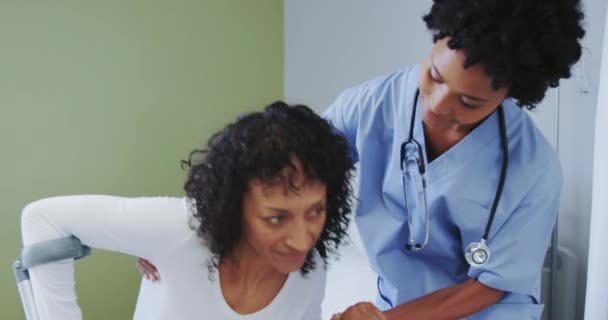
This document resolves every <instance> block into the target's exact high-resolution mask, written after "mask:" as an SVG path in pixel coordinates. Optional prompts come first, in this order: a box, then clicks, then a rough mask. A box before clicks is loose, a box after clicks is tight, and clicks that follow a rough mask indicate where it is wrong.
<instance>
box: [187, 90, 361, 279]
mask: <svg viewBox="0 0 608 320" xmlns="http://www.w3.org/2000/svg"><path fill="white" fill-rule="evenodd" d="M294 158H295V159H297V160H298V161H299V162H300V168H301V170H302V171H303V174H304V175H305V177H306V178H307V179H312V180H316V181H320V182H322V183H324V184H325V185H326V187H327V202H326V212H327V218H326V222H325V226H324V228H323V231H322V232H321V235H320V238H319V240H318V241H317V243H316V245H315V247H314V249H313V250H311V251H312V252H310V253H309V255H308V257H307V260H306V262H305V263H304V265H303V266H302V268H301V272H302V274H306V273H307V272H308V271H310V270H314V268H315V267H316V266H315V263H314V260H313V259H312V258H313V255H314V251H317V252H318V254H319V255H320V257H321V258H322V260H323V262H324V264H327V258H328V255H329V254H331V253H335V251H336V249H337V248H338V246H339V245H340V243H342V242H343V241H345V240H346V229H347V227H348V222H349V219H350V214H351V195H352V189H351V185H350V179H351V178H352V175H353V169H354V164H353V160H352V159H351V157H350V149H349V146H348V143H347V141H346V140H345V139H344V138H343V136H342V135H341V134H340V133H339V132H338V131H337V130H335V129H334V128H333V127H332V126H331V125H330V124H329V123H328V122H327V121H325V120H324V119H322V118H321V117H320V116H319V115H317V114H315V113H314V112H313V111H312V110H311V109H309V108H308V107H306V106H303V105H295V106H288V105H287V104H285V103H283V102H280V101H279V102H275V103H273V104H270V105H269V106H267V107H266V108H265V109H264V111H263V112H254V113H250V114H248V115H245V116H242V117H240V118H239V119H238V120H236V121H235V122H233V123H231V124H229V125H227V126H226V127H224V129H223V130H222V131H220V132H218V133H216V134H215V135H214V136H212V137H211V139H210V140H209V142H208V143H207V148H206V150H195V151H193V152H192V153H191V154H190V157H189V159H188V160H184V161H182V167H184V168H185V167H188V168H189V172H188V178H187V181H186V183H185V185H184V189H185V191H186V194H187V197H188V198H189V199H190V200H192V201H193V203H194V204H195V205H194V207H195V208H196V212H194V213H193V215H194V217H193V221H192V222H193V223H192V227H193V228H195V230H196V231H197V233H198V235H199V236H200V237H201V238H203V239H204V241H205V243H206V244H207V245H208V246H209V248H210V250H211V252H212V253H213V255H214V257H213V259H212V261H211V264H210V265H209V267H210V270H212V269H213V268H214V267H217V266H218V263H219V260H220V259H221V258H224V257H227V256H229V255H230V254H231V253H232V252H233V250H234V249H235V246H236V245H237V243H238V242H239V240H240V237H241V233H242V225H241V223H242V205H243V197H244V195H245V193H246V192H247V190H248V187H249V183H250V182H251V181H252V180H253V179H259V180H260V181H262V182H263V183H265V184H272V183H275V182H276V179H281V178H283V179H285V180H287V181H284V182H286V183H287V184H286V185H288V186H289V187H290V188H292V189H293V188H296V186H295V185H294V181H293V178H294V175H293V174H292V175H287V176H284V169H286V168H291V169H293V170H295V169H296V167H295V164H294Z"/></svg>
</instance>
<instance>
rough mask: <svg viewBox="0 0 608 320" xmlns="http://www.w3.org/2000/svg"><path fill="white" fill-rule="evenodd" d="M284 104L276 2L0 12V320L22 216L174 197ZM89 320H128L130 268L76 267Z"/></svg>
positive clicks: (116, 262) (60, 1)
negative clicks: (76, 205)
mask: <svg viewBox="0 0 608 320" xmlns="http://www.w3.org/2000/svg"><path fill="white" fill-rule="evenodd" d="M282 96H283V2H282V1H281V0H255V1H249V0H240V1H237V0H198V1H197V0H192V1H187V0H183V1H182V0H180V1H176V0H166V1H156V0H140V1H131V0H105V1H77V0H74V1H69V0H55V1H42V0H38V1H20V0H2V1H1V2H0V199H1V201H0V319H22V318H23V315H22V311H21V303H20V302H19V299H18V295H17V291H16V288H15V283H14V279H13V275H12V271H11V269H10V265H11V263H12V260H13V258H15V257H16V256H17V254H18V252H19V249H20V234H19V215H20V210H21V208H22V207H23V206H24V205H26V204H27V203H28V202H30V201H33V200H35V199H38V198H41V197H46V196H51V195H61V194H75V193H103V194H117V195H125V196H139V195H167V194H169V195H179V194H181V185H182V181H183V179H184V172H182V171H181V169H180V168H179V161H180V160H181V159H183V158H184V157H185V156H186V155H187V153H188V152H189V151H190V150H191V149H192V148H194V147H196V146H199V145H201V144H202V143H203V142H205V141H206V140H207V138H208V137H209V135H210V134H211V133H213V132H215V131H216V130H218V129H219V128H221V127H222V126H223V124H225V123H226V122H227V121H229V120H232V119H233V118H234V117H235V116H237V115H238V114H240V113H242V112H244V111H246V110H252V109H257V108H259V107H261V106H263V105H264V104H266V103H268V102H270V101H271V100H276V99H280V98H282ZM77 282H78V285H77V288H78V294H79V301H80V304H81V306H82V309H83V312H84V316H85V319H104V320H105V319H129V318H130V316H131V313H132V309H133V306H134V303H135V298H136V294H137V288H138V284H139V276H138V274H137V272H136V270H135V268H134V259H133V258H132V257H125V256H121V255H117V254H109V253H104V252H99V251H95V252H94V256H93V257H91V258H88V259H86V260H85V261H82V262H79V263H78V264H77Z"/></svg>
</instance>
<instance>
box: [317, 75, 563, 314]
mask: <svg viewBox="0 0 608 320" xmlns="http://www.w3.org/2000/svg"><path fill="white" fill-rule="evenodd" d="M419 70H420V66H413V67H408V68H404V69H403V70H400V71H397V72H395V73H392V74H388V75H385V76H381V77H378V78H376V79H373V80H371V81H368V82H365V83H363V84H361V85H358V86H356V87H353V88H350V89H348V90H346V91H345V92H343V93H342V94H341V95H340V96H339V97H338V98H337V99H336V101H335V102H334V103H333V104H332V106H331V107H330V108H329V109H328V110H327V111H326V112H325V113H324V117H325V118H326V119H328V120H330V121H331V122H332V124H333V125H334V126H336V127H337V128H338V130H340V131H341V132H342V133H343V134H344V135H345V136H346V138H347V139H348V141H349V143H350V145H351V147H352V152H353V156H354V158H355V159H356V160H358V162H359V185H358V203H357V204H358V206H357V210H356V214H355V221H356V223H357V227H358V229H359V232H360V234H361V238H362V240H363V244H364V246H365V249H366V252H367V255H368V257H369V261H370V264H371V266H372V268H373V270H374V271H375V272H376V273H377V274H378V298H377V305H378V307H380V308H381V309H383V310H386V309H390V308H391V307H395V306H397V305H399V304H402V303H404V302H407V301H410V300H413V299H416V298H419V297H421V296H424V295H426V294H429V293H431V292H433V291H436V290H438V289H441V288H444V287H448V286H451V285H454V284H457V283H461V282H463V281H465V280H467V279H468V278H476V279H478V280H479V281H480V282H482V283H483V284H485V285H487V286H489V287H493V288H496V289H500V290H503V291H505V292H506V293H505V296H504V297H503V299H502V300H501V301H500V302H499V303H498V304H496V305H494V306H491V307H489V308H487V309H485V310H483V311H481V312H479V313H477V314H475V315H472V316H470V317H469V318H467V319H493V320H501V319H505V320H506V319H509V320H512V319H540V315H541V313H542V308H543V306H542V303H541V302H540V285H541V283H540V281H541V272H542V266H543V260H544V256H545V253H546V250H547V247H548V245H549V240H550V237H551V232H552V229H553V225H554V223H555V219H556V214H557V210H558V206H559V194H560V190H561V185H562V178H561V170H560V165H559V161H558V159H557V156H556V154H555V152H554V150H553V148H552V147H551V145H550V144H549V143H548V141H547V140H546V139H545V137H544V136H543V135H542V133H541V132H540V131H539V130H538V129H537V128H536V126H535V125H534V123H533V121H532V119H531V118H530V117H529V116H528V114H526V112H525V111H523V110H522V109H520V108H519V107H517V106H516V105H515V103H514V102H513V101H511V100H507V101H505V102H504V103H503V106H504V111H505V120H506V126H507V136H508V139H509V163H508V173H507V177H506V181H505V187H504V191H503V194H502V198H501V201H500V205H499V206H498V210H497V212H496V217H495V219H494V223H493V224H492V228H491V231H490V235H489V238H488V242H487V244H488V246H489V248H490V250H491V256H490V260H489V261H488V263H487V264H486V265H484V266H483V267H470V266H469V265H468V264H467V262H466V261H465V259H464V252H465V249H466V247H467V245H469V244H470V243H471V242H474V241H479V240H480V239H481V237H482V235H483V233H484V230H485V227H486V224H487V222H488V218H489V215H490V208H491V206H492V202H493V200H494V195H495V192H496V187H497V185H498V180H499V177H500V166H501V164H502V151H501V150H502V149H501V144H500V133H499V127H498V120H497V114H496V112H495V113H494V114H492V115H491V116H490V117H488V118H487V119H486V120H485V121H484V122H483V123H482V124H480V125H479V126H478V127H477V128H475V129H474V130H473V131H472V132H470V133H469V134H468V135H467V136H466V137H465V138H464V139H462V140H461V141H460V142H459V143H458V144H456V145H455V146H453V147H452V148H451V149H450V150H448V151H447V152H445V153H444V154H442V155H441V156H440V157H438V158H436V159H435V160H433V161H432V162H431V163H428V161H427V159H424V161H425V162H427V189H426V192H427V198H428V209H429V212H430V240H429V243H428V245H427V246H426V247H425V248H424V249H423V250H421V251H417V252H414V251H408V250H406V249H405V247H404V246H405V244H406V243H407V241H408V237H409V233H408V228H407V214H406V211H405V210H406V208H405V203H404V195H403V186H402V180H401V175H402V173H401V169H400V163H399V162H400V147H401V143H402V142H403V141H405V140H406V139H407V137H408V133H409V126H410V116H411V112H412V106H413V105H412V104H413V103H414V97H415V92H416V89H417V78H418V72H419ZM420 109H421V108H420V107H417V108H416V112H417V115H416V122H415V125H414V138H415V139H416V140H417V141H418V142H420V144H421V146H422V148H423V149H424V148H425V142H424V140H425V139H424V133H423V127H422V120H421V117H420V114H419V112H420ZM424 154H425V157H426V150H424ZM420 191H421V190H414V191H411V192H414V194H415V193H417V192H420ZM408 192H410V190H408ZM410 209H412V210H411V212H410V215H411V219H412V229H413V230H414V234H415V236H416V240H417V242H421V241H422V240H423V236H424V221H425V213H424V210H423V209H422V208H418V209H415V208H412V207H411V206H410Z"/></svg>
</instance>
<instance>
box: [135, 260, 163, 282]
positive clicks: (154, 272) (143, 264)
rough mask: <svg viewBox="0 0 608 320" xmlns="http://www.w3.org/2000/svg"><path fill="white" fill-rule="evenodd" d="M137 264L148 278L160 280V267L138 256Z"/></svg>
mask: <svg viewBox="0 0 608 320" xmlns="http://www.w3.org/2000/svg"><path fill="white" fill-rule="evenodd" d="M135 266H136V267H137V270H139V273H141V275H142V276H144V277H146V279H148V280H151V281H158V280H160V274H159V273H158V269H156V267H155V266H154V265H153V264H152V263H151V262H150V261H148V260H146V259H143V258H137V262H135Z"/></svg>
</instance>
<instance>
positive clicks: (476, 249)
mask: <svg viewBox="0 0 608 320" xmlns="http://www.w3.org/2000/svg"><path fill="white" fill-rule="evenodd" d="M419 95H420V90H416V96H415V97H414V103H413V107H412V115H411V119H410V131H409V137H408V138H407V140H405V142H403V143H402V144H401V178H402V182H403V197H404V200H405V210H406V212H407V228H408V231H409V241H408V243H407V244H406V245H405V248H406V249H407V250H410V251H420V250H422V249H423V248H424V247H426V245H427V244H428V242H429V235H430V232H429V231H430V230H429V225H430V224H429V210H428V207H427V196H426V167H425V164H424V155H423V151H422V150H423V149H422V146H421V145H420V143H419V142H418V141H416V139H414V124H415V119H416V105H417V102H418V97H419ZM498 126H499V129H500V142H501V146H502V167H501V169H500V180H499V181H498V187H497V188H496V194H495V195H494V202H493V203H492V209H491V210H490V217H489V219H488V223H487V224H486V229H485V232H484V234H483V236H482V237H481V240H480V241H477V242H472V243H470V244H469V245H468V246H467V248H466V251H465V254H464V258H465V259H466V261H467V262H468V263H469V265H471V266H473V267H481V266H483V265H485V264H486V263H487V262H488V260H489V259H490V248H488V245H487V241H488V235H489V234H490V229H491V228H492V222H493V221H494V216H495V215H496V209H497V208H498V203H499V202H500V197H501V195H502V190H503V187H504V185H505V178H506V176H507V163H508V162H509V149H508V140H507V129H506V124H505V114H504V110H503V107H502V104H501V105H500V106H498ZM408 148H413V149H415V150H416V152H414V153H413V154H412V153H409V154H408V152H407V149H408ZM411 162H414V163H415V164H416V166H417V167H418V173H419V174H420V179H421V180H420V184H421V185H422V194H423V199H424V211H425V224H424V230H425V231H424V241H423V242H422V244H421V243H419V242H417V241H416V240H415V237H414V233H413V228H412V222H411V221H412V219H411V216H412V215H411V214H410V210H409V205H408V199H407V195H406V189H407V188H406V185H407V183H406V176H410V173H409V169H408V165H407V164H408V163H411Z"/></svg>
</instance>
